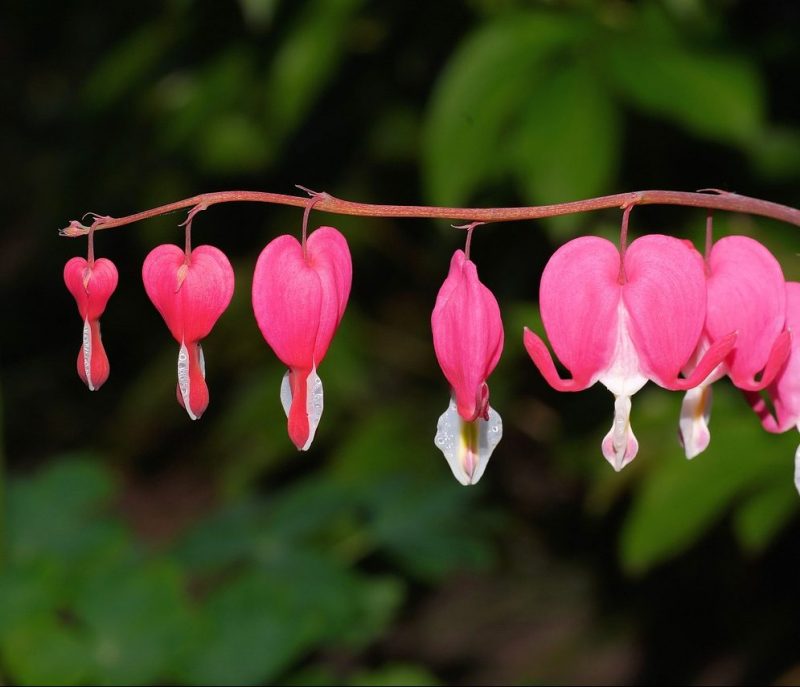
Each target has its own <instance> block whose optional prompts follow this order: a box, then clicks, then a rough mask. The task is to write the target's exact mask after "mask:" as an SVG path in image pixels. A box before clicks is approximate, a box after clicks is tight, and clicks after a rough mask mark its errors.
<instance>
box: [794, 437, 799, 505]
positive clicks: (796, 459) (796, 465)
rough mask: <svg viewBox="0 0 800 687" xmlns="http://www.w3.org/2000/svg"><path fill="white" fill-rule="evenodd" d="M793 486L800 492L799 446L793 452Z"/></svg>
mask: <svg viewBox="0 0 800 687" xmlns="http://www.w3.org/2000/svg"><path fill="white" fill-rule="evenodd" d="M797 429H798V430H800V424H798V425H797ZM794 486H795V487H796V488H797V491H798V492H800V446H798V447H797V450H796V451H795V453H794Z"/></svg>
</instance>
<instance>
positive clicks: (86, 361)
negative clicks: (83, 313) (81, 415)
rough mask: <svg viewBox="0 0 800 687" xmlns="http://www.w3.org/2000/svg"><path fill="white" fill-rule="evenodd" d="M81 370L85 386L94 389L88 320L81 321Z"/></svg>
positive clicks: (90, 332)
mask: <svg viewBox="0 0 800 687" xmlns="http://www.w3.org/2000/svg"><path fill="white" fill-rule="evenodd" d="M83 371H84V372H85V373H86V386H88V387H89V391H95V386H94V382H92V328H91V326H90V325H89V320H84V321H83Z"/></svg>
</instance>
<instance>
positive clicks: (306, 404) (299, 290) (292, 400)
mask: <svg viewBox="0 0 800 687" xmlns="http://www.w3.org/2000/svg"><path fill="white" fill-rule="evenodd" d="M352 278H353V266H352V262H351V259H350V250H349V248H348V247H347V241H346V240H345V238H344V236H342V235H341V234H340V233H339V232H338V231H337V230H336V229H334V228H333V227H320V228H319V229H317V230H316V231H315V232H314V233H313V234H311V236H310V237H309V238H308V241H307V242H306V245H305V248H304V247H303V246H302V245H301V244H300V242H299V241H298V240H297V239H296V238H294V237H293V236H289V235H288V234H285V235H283V236H279V237H277V238H276V239H274V240H272V241H270V243H269V244H267V246H266V248H264V250H263V251H261V255H260V256H259V257H258V262H257V263H256V270H255V274H254V275H253V311H254V312H255V316H256V321H257V322H258V326H259V329H261V333H262V334H263V335H264V338H265V339H266V341H267V343H268V344H269V345H270V347H271V348H272V350H273V351H275V355H277V356H278V358H280V360H281V361H282V362H283V364H284V365H286V367H288V368H289V370H288V371H287V373H286V375H284V378H283V383H282V385H281V403H282V404H283V409H284V411H285V412H286V415H287V417H288V427H289V437H290V438H291V440H292V442H293V443H294V445H295V446H297V448H298V449H299V450H301V451H305V450H307V449H308V448H309V446H311V442H312V441H313V439H314V433H315V432H316V430H317V425H318V424H319V420H320V417H321V416H322V408H323V399H322V380H320V378H319V377H318V376H317V368H318V367H319V365H320V363H322V359H323V358H324V357H325V353H326V352H327V351H328V346H330V343H331V340H332V339H333V335H334V333H335V332H336V329H337V327H338V326H339V323H340V322H341V320H342V316H343V315H344V310H345V307H346V306H347V299H348V298H349V296H350V285H351V282H352Z"/></svg>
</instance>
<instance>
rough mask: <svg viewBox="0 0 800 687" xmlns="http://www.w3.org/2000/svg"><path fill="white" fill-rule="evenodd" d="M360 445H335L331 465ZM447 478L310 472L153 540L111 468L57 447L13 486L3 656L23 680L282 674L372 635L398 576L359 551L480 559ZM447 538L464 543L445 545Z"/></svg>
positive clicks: (405, 563) (438, 564) (466, 501)
mask: <svg viewBox="0 0 800 687" xmlns="http://www.w3.org/2000/svg"><path fill="white" fill-rule="evenodd" d="M368 449H369V445H368V444H364V443H363V442H362V443H361V448H360V449H359V448H354V449H351V450H349V451H345V452H343V453H342V454H341V464H342V468H343V470H345V472H343V473H342V474H346V470H347V467H346V465H347V463H348V462H350V461H358V460H361V459H362V456H361V454H360V451H363V450H368ZM447 487H449V483H442V481H441V480H433V481H432V482H431V481H428V480H423V479H419V478H414V477H410V476H406V475H403V476H402V477H400V478H399V479H395V480H393V483H392V484H386V485H385V487H384V488H383V489H380V488H379V489H378V490H377V491H376V490H375V488H374V485H372V484H371V483H370V482H369V481H367V480H364V479H360V480H354V481H352V482H351V481H349V480H345V481H343V480H341V479H339V478H332V479H329V480H326V479H324V478H323V476H322V475H319V476H315V477H313V478H309V479H307V480H305V481H303V482H302V483H300V484H297V485H296V486H295V487H294V488H293V489H291V490H287V491H285V492H284V494H283V495H281V496H278V497H277V498H270V499H265V498H262V497H255V496H253V497H251V498H250V499H248V500H246V501H238V502H236V503H233V504H231V505H229V506H223V507H222V508H220V509H218V510H216V512H214V513H213V514H212V515H211V516H209V517H208V518H206V519H205V520H203V521H201V522H199V523H198V524H197V525H196V526H195V527H194V528H192V530H191V531H190V532H189V533H188V534H187V535H186V536H185V537H183V538H181V539H179V540H178V541H176V542H175V544H174V545H172V546H170V547H168V548H167V549H165V550H163V551H159V552H153V551H147V550H145V549H143V548H142V546H141V545H140V544H139V543H137V541H136V539H135V537H134V536H133V535H132V533H131V531H130V528H129V527H128V526H127V525H126V524H125V523H124V522H123V521H122V520H120V519H119V518H118V517H117V516H113V515H112V514H111V513H110V511H109V509H110V508H111V506H112V505H113V501H114V499H115V498H117V494H118V487H117V486H116V480H115V479H114V478H113V477H112V475H111V474H110V473H109V469H108V468H107V467H104V466H103V463H102V462H100V461H98V460H97V459H92V458H89V457H85V456H64V457H59V458H58V459H56V460H54V461H53V462H52V463H51V464H50V465H49V466H48V467H46V468H43V469H42V470H40V471H39V472H38V473H37V474H35V475H33V476H30V477H25V478H16V479H14V480H13V481H12V482H11V484H10V485H9V489H8V498H9V521H10V523H11V525H12V527H11V530H10V533H9V534H10V539H9V547H8V562H7V565H6V566H5V567H4V569H3V571H2V572H0V657H2V661H3V664H4V665H6V666H7V667H8V669H9V670H10V671H11V672H12V674H13V675H14V676H15V678H16V681H18V683H20V684H42V683H45V684H121V683H125V682H132V683H136V684H147V683H156V682H158V681H162V680H165V679H166V680H168V681H169V682H176V681H177V682H180V683H188V684H207V683H209V682H222V683H225V684H252V683H263V682H274V681H275V680H276V679H278V678H279V677H285V678H286V679H288V680H289V681H291V680H292V673H291V669H292V666H293V665H295V664H297V662H298V660H299V659H301V658H303V657H305V656H308V655H309V654H311V653H312V652H313V651H314V650H315V649H317V648H319V647H320V646H325V647H327V648H328V650H339V651H343V652H348V651H354V650H356V649H357V648H358V647H361V646H364V645H365V644H368V643H369V642H372V641H374V640H375V638H376V637H379V636H380V635H381V634H382V633H383V632H384V630H385V628H386V626H387V624H388V623H390V622H391V621H392V619H393V617H394V616H395V614H396V612H397V609H398V607H399V606H400V605H401V603H402V602H403V599H404V597H405V595H406V593H407V592H406V584H405V582H404V580H403V578H401V577H398V575H397V574H394V573H390V572H384V573H378V572H369V573H367V572H362V571H359V570H358V568H357V567H355V566H354V564H355V563H356V562H358V561H360V560H363V559H365V558H367V557H380V556H382V555H385V556H390V557H392V558H393V559H395V560H397V562H398V571H406V572H407V574H408V575H409V576H410V578H411V579H416V580H419V581H431V580H436V579H439V578H441V577H442V576H444V575H447V574H448V573H449V572H451V571H452V570H454V569H457V568H464V567H475V566H481V565H485V564H487V563H488V562H490V560H491V553H490V550H489V549H488V544H487V535H488V533H489V531H490V530H489V529H488V528H487V526H486V524H481V514H480V513H478V514H477V518H476V517H474V515H473V516H472V517H467V515H466V510H467V509H468V508H470V506H471V501H472V499H470V498H469V495H467V494H464V493H463V492H461V491H454V490H452V489H449V488H447ZM415 518H416V519H417V520H416V521H415ZM420 521H421V522H422V523H424V526H421V522H420ZM410 531H411V532H413V536H410V534H411V532H410ZM449 539H456V540H459V541H460V546H458V547H447V546H443V545H442V542H446V541H447V540H449ZM373 567H376V566H373ZM312 666H313V664H312ZM312 666H305V667H304V671H308V670H312ZM319 670H325V666H324V665H320V667H319ZM327 670H328V672H329V673H330V669H327ZM330 675H331V676H332V677H333V678H334V679H336V680H337V681H339V680H344V683H343V684H353V685H360V684H365V681H366V682H369V681H371V680H375V681H378V682H379V683H380V684H389V683H391V682H393V681H396V680H400V681H402V682H405V680H407V679H408V680H415V681H416V682H418V683H422V682H425V683H428V682H430V680H431V679H432V678H430V676H429V675H427V673H425V672H424V671H422V670H421V669H418V668H410V667H409V668H406V667H403V666H399V665H387V666H385V667H384V668H381V669H380V670H378V671H376V672H374V673H369V674H363V673H353V675H352V681H350V678H349V677H348V676H347V675H337V674H335V673H330Z"/></svg>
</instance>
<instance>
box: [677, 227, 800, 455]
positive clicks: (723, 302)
mask: <svg viewBox="0 0 800 687" xmlns="http://www.w3.org/2000/svg"><path fill="white" fill-rule="evenodd" d="M709 241H710V237H709ZM705 273H706V286H707V292H708V305H707V310H706V321H705V326H704V327H703V333H702V335H701V337H700V341H699V343H698V345H697V349H696V351H695V353H694V355H693V356H692V358H691V360H690V361H689V363H688V364H687V366H686V368H685V370H684V372H686V373H690V372H691V371H692V369H693V368H694V365H695V361H696V360H698V359H699V358H700V357H701V356H702V355H703V353H705V351H706V350H708V348H709V347H710V346H711V342H712V341H715V340H717V339H719V338H721V337H722V336H724V335H725V334H726V333H727V332H731V331H735V332H737V333H738V337H737V339H736V345H735V346H734V348H733V349H732V350H731V352H730V353H729V354H728V355H727V356H726V358H725V359H724V360H723V361H722V362H721V363H720V364H719V365H718V366H717V368H716V369H715V370H714V371H713V372H712V373H711V375H709V376H708V377H707V378H706V379H705V380H703V381H702V382H701V383H700V384H699V385H698V386H697V387H695V388H694V389H690V390H689V391H687V392H686V396H685V397H684V400H683V404H682V405H681V417H680V423H679V429H680V434H679V435H680V439H681V443H682V444H683V447H684V450H685V451H686V457H687V458H694V457H695V456H696V455H698V454H699V453H701V452H702V451H704V450H705V449H706V447H707V446H708V444H709V442H710V441H711V433H710V432H709V429H708V423H709V420H710V416H711V402H712V390H711V384H712V383H713V382H715V381H717V380H718V379H721V378H722V377H724V376H725V375H727V376H728V377H730V379H731V381H732V382H733V384H734V385H735V386H736V387H737V388H739V389H742V390H743V391H745V392H757V391H760V390H762V389H764V388H766V387H767V386H769V385H770V384H771V383H772V381H773V380H774V379H775V376H776V375H777V374H778V373H779V372H780V370H781V368H782V367H783V366H784V363H785V362H786V358H787V356H788V355H789V349H790V347H791V335H790V333H789V331H788V330H787V329H786V326H785V324H786V289H785V286H784V278H783V272H782V271H781V267H780V265H779V264H778V261H777V260H776V259H775V257H774V256H773V255H772V254H771V253H770V252H769V251H768V250H767V249H766V248H765V247H764V246H762V245H761V244H760V243H759V242H758V241H755V240H753V239H751V238H748V237H747V236H727V237H725V238H723V239H720V240H719V241H718V242H716V243H715V244H714V245H713V247H712V248H711V251H710V252H709V256H708V260H707V262H706V269H705ZM762 370H763V372H762V374H761V378H760V379H759V380H758V381H756V375H757V374H758V373H759V371H762Z"/></svg>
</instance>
